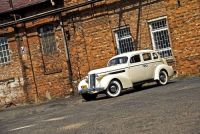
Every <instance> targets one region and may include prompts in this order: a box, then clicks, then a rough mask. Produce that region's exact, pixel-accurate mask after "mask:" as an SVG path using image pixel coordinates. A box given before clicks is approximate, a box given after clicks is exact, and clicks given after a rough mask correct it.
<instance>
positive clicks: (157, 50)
mask: <svg viewBox="0 0 200 134" xmlns="http://www.w3.org/2000/svg"><path fill="white" fill-rule="evenodd" d="M162 19H166V25H167V26H166V27H165V28H159V29H157V30H152V27H151V23H152V22H155V21H159V20H162ZM147 23H148V27H149V32H150V36H151V42H152V46H153V49H154V50H155V51H156V52H157V53H159V52H162V51H166V50H170V51H171V54H172V55H171V56H168V57H162V55H160V57H161V58H165V59H173V55H174V54H173V51H172V41H171V36H170V29H169V24H168V19H167V16H162V17H158V18H155V19H151V20H149V21H147ZM166 30H167V31H168V37H169V44H170V47H168V48H164V49H156V44H155V41H154V36H153V33H155V32H160V31H166Z"/></svg>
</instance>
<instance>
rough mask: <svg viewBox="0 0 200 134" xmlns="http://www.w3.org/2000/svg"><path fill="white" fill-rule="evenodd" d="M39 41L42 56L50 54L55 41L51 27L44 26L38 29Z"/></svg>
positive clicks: (54, 46)
mask: <svg viewBox="0 0 200 134" xmlns="http://www.w3.org/2000/svg"><path fill="white" fill-rule="evenodd" d="M39 34H40V41H41V45H42V52H43V54H52V53H54V52H55V51H56V50H57V48H56V40H55V35H54V31H53V26H52V25H45V26H43V27H41V28H39Z"/></svg>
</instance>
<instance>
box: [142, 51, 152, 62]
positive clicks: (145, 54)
mask: <svg viewBox="0 0 200 134" xmlns="http://www.w3.org/2000/svg"><path fill="white" fill-rule="evenodd" d="M142 56H143V59H144V61H148V60H151V53H144V54H142Z"/></svg>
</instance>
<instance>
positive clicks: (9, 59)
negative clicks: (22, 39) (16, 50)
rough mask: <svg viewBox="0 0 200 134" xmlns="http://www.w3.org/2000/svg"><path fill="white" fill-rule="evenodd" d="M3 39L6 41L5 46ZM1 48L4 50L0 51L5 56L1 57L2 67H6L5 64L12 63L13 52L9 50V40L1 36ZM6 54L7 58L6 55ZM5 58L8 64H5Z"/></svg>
mask: <svg viewBox="0 0 200 134" xmlns="http://www.w3.org/2000/svg"><path fill="white" fill-rule="evenodd" d="M1 38H4V41H6V42H4V44H3V41H1ZM1 43H2V44H1ZM2 46H4V47H5V49H3V48H2ZM0 47H1V49H2V50H0V51H1V53H2V55H3V57H1V56H0V65H5V64H8V63H10V62H11V51H10V49H9V43H8V38H7V37H5V36H0ZM4 52H6V56H5V55H4ZM2 58H3V59H4V62H3V61H1V59H2ZM5 58H7V61H6V62H5Z"/></svg>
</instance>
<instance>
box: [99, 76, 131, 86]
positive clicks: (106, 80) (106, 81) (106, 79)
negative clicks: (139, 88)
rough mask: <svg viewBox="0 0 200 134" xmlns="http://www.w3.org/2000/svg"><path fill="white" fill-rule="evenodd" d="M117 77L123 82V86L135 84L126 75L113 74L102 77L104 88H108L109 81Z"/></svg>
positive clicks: (101, 82)
mask: <svg viewBox="0 0 200 134" xmlns="http://www.w3.org/2000/svg"><path fill="white" fill-rule="evenodd" d="M113 79H117V80H119V81H120V82H121V84H122V87H123V88H130V87H132V86H133V84H132V82H131V81H130V79H129V78H127V77H126V76H125V75H124V76H119V75H118V74H112V75H108V76H105V77H104V78H102V79H101V81H100V85H101V87H103V88H104V89H106V88H107V87H108V85H109V83H110V82H111V81H112V80H113Z"/></svg>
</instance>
